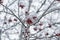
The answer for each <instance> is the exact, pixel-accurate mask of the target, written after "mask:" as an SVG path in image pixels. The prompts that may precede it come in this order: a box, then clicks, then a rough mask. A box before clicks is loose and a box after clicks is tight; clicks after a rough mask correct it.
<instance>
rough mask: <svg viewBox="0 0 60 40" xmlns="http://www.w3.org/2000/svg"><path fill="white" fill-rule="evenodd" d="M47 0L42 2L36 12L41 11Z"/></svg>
mask: <svg viewBox="0 0 60 40" xmlns="http://www.w3.org/2000/svg"><path fill="white" fill-rule="evenodd" d="M45 2H46V0H44V2H43V3H42V4H41V6H40V7H39V9H38V10H37V11H36V13H38V12H40V11H39V10H40V9H41V8H42V6H43V5H44V4H45Z"/></svg>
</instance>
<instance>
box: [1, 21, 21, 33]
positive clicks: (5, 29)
mask: <svg viewBox="0 0 60 40" xmlns="http://www.w3.org/2000/svg"><path fill="white" fill-rule="evenodd" d="M19 23H20V22H18V23H16V24H14V25H12V26H11V27H9V28H7V29H4V31H2V33H4V32H5V31H7V30H9V29H11V28H14V27H15V26H16V25H18V24H19Z"/></svg>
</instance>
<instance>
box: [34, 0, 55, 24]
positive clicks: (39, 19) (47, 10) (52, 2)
mask: <svg viewBox="0 0 60 40" xmlns="http://www.w3.org/2000/svg"><path fill="white" fill-rule="evenodd" d="M54 2H55V0H54V1H53V2H52V3H51V4H50V5H49V7H48V8H47V9H46V10H45V12H44V13H43V14H42V16H41V17H40V18H39V19H38V21H37V22H36V23H38V22H39V21H40V19H41V18H42V17H43V16H44V14H45V13H46V12H47V11H48V9H49V8H50V7H51V6H52V4H53V3H54ZM36 23H34V24H33V25H35V24H36Z"/></svg>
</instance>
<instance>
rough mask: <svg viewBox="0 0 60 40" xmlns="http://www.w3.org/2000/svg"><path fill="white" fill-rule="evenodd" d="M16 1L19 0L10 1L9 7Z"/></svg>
mask: <svg viewBox="0 0 60 40" xmlns="http://www.w3.org/2000/svg"><path fill="white" fill-rule="evenodd" d="M16 1H17V0H14V1H13V2H12V3H10V4H9V5H8V7H9V6H11V5H13V4H14V3H15V2H16Z"/></svg>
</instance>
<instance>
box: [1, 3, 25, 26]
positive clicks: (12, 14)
mask: <svg viewBox="0 0 60 40" xmlns="http://www.w3.org/2000/svg"><path fill="white" fill-rule="evenodd" d="M1 5H2V6H3V7H5V8H7V9H8V10H10V9H9V8H8V7H6V6H4V5H3V4H1ZM10 12H12V15H13V16H15V17H16V18H17V19H18V20H19V21H20V22H21V23H22V24H23V25H24V23H23V22H22V21H21V19H20V18H18V17H17V16H16V15H15V14H14V13H13V11H11V10H10ZM9 14H10V13H9ZM24 27H26V26H25V25H24Z"/></svg>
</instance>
